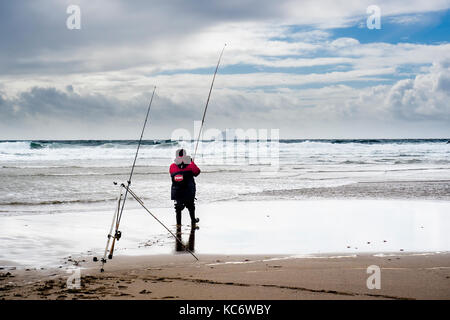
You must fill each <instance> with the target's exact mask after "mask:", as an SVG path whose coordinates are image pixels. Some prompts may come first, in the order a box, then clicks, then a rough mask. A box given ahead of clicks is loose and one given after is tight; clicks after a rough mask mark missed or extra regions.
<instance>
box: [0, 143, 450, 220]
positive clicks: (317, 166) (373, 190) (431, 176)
mask: <svg viewBox="0 0 450 320" xmlns="http://www.w3.org/2000/svg"><path fill="white" fill-rule="evenodd" d="M137 143H138V141H135V140H81V141H0V180H1V182H2V183H1V184H0V194H1V197H0V215H35V214H42V213H55V214H57V213H62V212H86V211H87V212H90V211H104V210H113V207H114V202H115V199H116V196H117V188H118V187H117V186H115V185H114V184H113V182H119V183H121V182H125V181H127V179H128V175H129V172H130V169H131V165H132V163H133V159H134V155H135V151H136V147H137ZM274 146H275V142H273V143H272V144H271V142H267V141H202V142H201V143H200V147H199V153H198V155H197V157H196V163H197V164H198V165H199V167H200V168H201V169H202V174H201V175H200V176H199V177H198V178H197V199H198V203H211V202H217V201H227V200H276V199H316V198H330V199H340V198H378V199H379V198H381V199H385V198H389V199H390V198H396V199H411V198H413V199H434V200H450V188H449V185H450V183H449V182H450V144H449V143H448V140H447V139H406V140H405V139H390V140H373V139H372V140H305V139H285V140H280V141H279V142H277V143H276V146H275V147H274ZM180 147H183V148H185V149H187V151H188V153H191V152H192V150H193V149H194V147H195V145H194V142H192V141H171V140H145V141H143V143H142V146H141V149H140V153H139V157H138V160H137V165H136V169H135V174H134V176H133V181H132V187H133V189H134V191H135V192H136V193H137V194H138V195H139V196H140V197H141V198H142V199H144V200H145V201H146V203H148V204H149V205H150V207H158V208H167V207H172V205H173V204H172V201H171V200H170V184H171V182H170V178H169V174H168V168H169V165H170V164H171V162H172V161H173V158H174V154H175V150H176V149H178V148H180ZM274 164H276V166H275V165H274ZM267 168H270V169H271V170H270V171H271V174H269V175H268V174H264V170H266V169H267ZM127 206H130V208H137V207H138V204H137V203H136V202H134V201H133V200H130V201H129V203H128V204H127Z"/></svg>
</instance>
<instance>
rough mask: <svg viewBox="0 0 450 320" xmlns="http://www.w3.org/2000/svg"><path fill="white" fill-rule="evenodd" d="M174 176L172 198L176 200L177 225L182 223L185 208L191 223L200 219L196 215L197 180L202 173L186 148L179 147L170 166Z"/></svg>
mask: <svg viewBox="0 0 450 320" xmlns="http://www.w3.org/2000/svg"><path fill="white" fill-rule="evenodd" d="M169 173H170V177H171V178H172V189H171V199H172V200H174V201H175V213H176V215H177V225H181V212H182V211H183V209H184V208H187V209H188V210H189V215H190V216H191V225H193V226H194V225H195V224H196V223H198V222H199V221H200V219H199V218H196V217H195V203H194V201H195V191H196V188H195V180H194V177H197V176H198V175H199V174H200V169H199V168H198V167H197V165H196V164H195V163H194V161H192V159H191V157H190V156H188V155H187V154H186V150H184V149H178V150H177V151H176V153H175V160H174V163H172V164H171V165H170V168H169Z"/></svg>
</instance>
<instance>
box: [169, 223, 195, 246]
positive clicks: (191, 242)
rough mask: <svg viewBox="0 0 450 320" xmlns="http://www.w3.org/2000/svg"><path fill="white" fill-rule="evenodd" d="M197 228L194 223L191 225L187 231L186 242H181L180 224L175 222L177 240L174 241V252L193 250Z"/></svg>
mask: <svg viewBox="0 0 450 320" xmlns="http://www.w3.org/2000/svg"><path fill="white" fill-rule="evenodd" d="M197 229H198V227H197V226H196V225H192V226H191V231H190V233H189V240H188V242H187V243H185V242H183V238H182V231H181V225H179V224H177V231H176V235H177V238H178V240H180V241H175V251H176V252H186V251H191V252H194V251H195V231H196V230H197Z"/></svg>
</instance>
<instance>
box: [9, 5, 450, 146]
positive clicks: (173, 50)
mask: <svg viewBox="0 0 450 320" xmlns="http://www.w3.org/2000/svg"><path fill="white" fill-rule="evenodd" d="M71 4H75V5H78V6H79V7H80V10H81V20H80V21H81V29H79V30H77V29H73V30H71V29H68V28H67V26H66V20H67V19H68V18H69V16H70V14H67V13H66V10H67V7H68V6H69V5H71ZM373 4H376V5H378V7H379V8H380V10H381V29H369V28H368V27H367V24H366V20H367V18H368V17H369V16H370V14H368V13H367V7H368V6H370V5H373ZM449 8H450V1H449V0H427V1H423V0H413V1H407V2H405V1H392V0H389V1H376V2H374V1H360V0H358V1H336V0H330V1H301V0H296V1H267V0H254V1H243V0H226V1H225V0H221V1H212V0H200V1H199V0H196V1H194V0H192V1H188V0H179V1H167V0H164V1H144V0H142V1H112V0H89V1H75V0H70V1H62V0H45V1H25V0H18V1H12V0H11V1H1V2H0V139H136V138H138V137H139V133H140V128H141V125H142V123H143V117H144V116H145V112H146V108H147V105H148V102H149V98H150V96H151V92H152V89H153V86H155V85H156V86H157V96H156V98H155V100H154V104H153V106H152V112H151V114H150V117H151V119H150V126H149V128H148V131H147V133H146V135H145V138H148V139H149V138H170V136H171V134H172V131H173V130H174V129H176V128H186V129H188V130H190V131H192V130H193V122H194V121H195V120H200V119H201V116H202V112H203V108H204V105H205V102H206V98H207V95H208V90H209V86H210V84H211V79H212V73H213V71H214V68H215V65H216V63H217V59H218V56H219V53H220V51H221V50H222V47H223V45H224V43H227V48H226V49H225V52H224V55H223V59H222V64H221V67H220V69H219V73H218V75H217V78H216V83H215V88H214V91H213V93H212V97H211V101H210V106H209V109H208V114H207V116H206V125H207V127H208V128H212V127H214V128H218V129H220V130H224V129H226V128H244V129H248V128H266V129H272V128H273V129H280V135H281V137H282V138H420V137H423V138H429V137H443V138H449V137H450V42H449V40H450V37H449V34H450V11H449Z"/></svg>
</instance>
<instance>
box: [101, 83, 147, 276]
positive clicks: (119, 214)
mask: <svg viewBox="0 0 450 320" xmlns="http://www.w3.org/2000/svg"><path fill="white" fill-rule="evenodd" d="M155 91H156V86H155V87H154V88H153V93H152V97H151V99H150V103H149V104H148V108H147V114H146V115H145V121H144V125H143V126H142V132H141V136H140V138H139V143H138V146H137V149H136V154H135V156H134V161H133V165H132V167H131V172H130V177H129V178H128V180H127V184H128V186H130V185H131V179H132V177H133V173H134V168H135V166H136V160H137V157H138V154H139V149H140V147H141V143H142V137H143V136H144V131H145V127H146V126H147V121H148V115H149V114H150V108H151V106H152V103H153V97H154V96H155ZM114 184H117V183H116V182H114ZM127 195H128V188H126V189H125V195H124V196H123V200H122V192H121V191H120V194H119V197H118V200H117V203H118V205H117V210H116V211H115V212H114V216H113V222H112V224H111V230H110V232H109V234H108V241H107V243H106V248H105V252H104V256H103V258H102V260H101V261H102V268H101V269H100V271H102V272H103V266H104V264H105V263H106V254H107V253H108V247H109V242H110V240H111V237H112V238H113V240H112V245H111V249H110V250H109V255H108V259H112V257H113V254H114V247H115V243H116V240H119V239H120V237H121V236H122V233H121V232H120V231H119V224H120V220H121V219H122V214H123V209H124V207H125V201H126V199H127ZM114 224H115V227H114ZM113 229H114V234H112V230H113ZM93 260H94V261H97V257H94V259H93Z"/></svg>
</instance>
